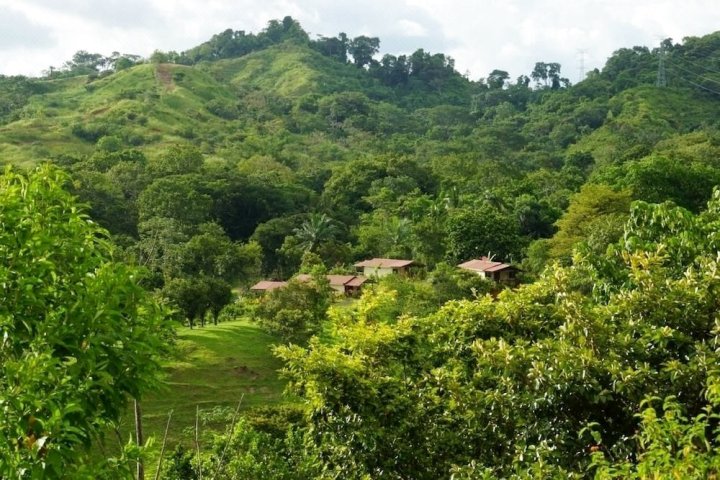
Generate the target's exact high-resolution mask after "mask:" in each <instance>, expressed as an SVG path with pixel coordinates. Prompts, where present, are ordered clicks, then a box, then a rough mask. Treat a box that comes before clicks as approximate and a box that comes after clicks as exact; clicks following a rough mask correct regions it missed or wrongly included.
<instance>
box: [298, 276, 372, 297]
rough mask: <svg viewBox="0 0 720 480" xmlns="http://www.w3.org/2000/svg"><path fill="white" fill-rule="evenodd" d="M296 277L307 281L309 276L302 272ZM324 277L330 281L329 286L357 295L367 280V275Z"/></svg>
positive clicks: (340, 291)
mask: <svg viewBox="0 0 720 480" xmlns="http://www.w3.org/2000/svg"><path fill="white" fill-rule="evenodd" d="M296 278H297V279H298V280H300V281H301V282H307V281H308V280H310V278H311V277H310V275H304V274H303V275H298V276H297V277H296ZM326 278H327V279H328V282H330V288H332V289H333V290H335V291H336V292H338V293H342V294H345V295H347V296H356V295H358V294H359V293H360V290H361V288H362V286H363V284H364V283H365V282H367V281H368V279H367V277H364V276H362V275H326Z"/></svg>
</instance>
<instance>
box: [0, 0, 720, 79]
mask: <svg viewBox="0 0 720 480" xmlns="http://www.w3.org/2000/svg"><path fill="white" fill-rule="evenodd" d="M286 15H291V16H292V17H294V18H295V19H297V20H299V21H300V23H301V25H302V26H303V28H304V29H305V30H306V31H308V32H309V33H310V34H311V37H313V38H315V36H316V35H324V36H334V35H337V34H338V33H339V32H345V33H347V34H348V36H350V37H355V36H358V35H369V36H375V37H379V38H380V42H381V53H392V54H396V55H397V54H403V53H412V52H413V51H415V50H417V49H418V48H423V49H425V50H426V51H429V52H432V53H437V52H441V53H445V54H446V55H450V56H451V57H452V58H454V59H455V66H456V68H457V70H458V71H460V72H461V73H467V74H468V75H469V77H470V78H471V79H473V80H476V79H478V78H481V77H485V76H487V74H488V73H489V72H491V71H492V70H493V69H501V70H505V71H508V72H509V73H510V75H511V76H512V77H513V78H514V77H517V76H518V75H521V74H529V73H530V72H531V71H532V68H533V66H534V64H535V62H538V61H543V62H558V63H560V64H561V65H562V74H563V76H566V77H567V78H569V79H570V80H571V81H572V82H576V81H577V80H578V79H579V78H580V75H581V72H582V71H583V70H581V67H583V66H584V71H589V70H591V69H593V68H596V67H597V68H602V66H603V64H604V63H605V60H606V59H607V57H608V56H610V55H611V54H612V52H613V51H615V50H617V49H619V48H623V47H632V46H634V45H646V46H650V47H653V46H657V45H658V44H659V43H660V40H662V39H664V38H672V39H673V40H674V41H675V42H681V41H682V39H683V38H684V37H687V36H701V35H705V34H708V33H711V32H713V31H715V30H717V29H720V2H719V1H718V0H594V1H590V0H563V1H560V0H534V1H531V0H504V1H502V0H474V1H473V0H355V1H346V0H302V1H301V0H0V74H4V75H16V74H22V75H39V74H41V72H42V71H43V70H46V69H47V68H48V67H49V66H51V65H52V66H55V67H59V66H61V65H62V64H63V63H64V62H65V61H66V60H68V59H70V58H71V57H72V55H73V54H74V53H75V52H76V51H78V50H87V51H90V52H93V53H95V52H97V53H101V54H104V55H110V54H111V53H112V52H114V51H117V52H120V53H131V54H137V55H142V56H149V55H150V54H151V53H152V52H153V51H154V50H156V49H159V50H164V51H168V50H176V51H182V50H186V49H188V48H191V47H193V46H195V45H198V44H199V43H202V42H203V41H205V40H207V39H209V38H210V37H211V36H212V35H213V34H215V33H218V32H221V31H223V30H225V29H227V28H232V29H234V30H245V31H252V32H257V31H259V30H261V29H262V28H264V27H265V26H266V25H267V22H268V21H269V20H271V19H282V18H283V17H284V16H286Z"/></svg>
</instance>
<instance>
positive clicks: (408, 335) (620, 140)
mask: <svg viewBox="0 0 720 480" xmlns="http://www.w3.org/2000/svg"><path fill="white" fill-rule="evenodd" d="M379 51H380V39H378V38H376V37H368V36H358V37H350V36H348V35H347V34H345V33H340V34H338V35H337V36H336V37H318V38H316V39H311V38H310V36H309V35H308V33H307V32H305V31H304V30H303V28H302V27H301V26H300V24H299V23H298V22H297V21H295V20H294V19H292V18H291V17H285V18H284V19H282V20H278V21H275V20H274V21H271V22H269V23H268V25H267V27H266V28H265V29H264V30H262V31H261V32H259V33H248V32H245V31H242V30H239V31H235V30H232V29H228V30H226V31H224V32H221V33H219V34H217V35H215V36H213V37H212V38H211V39H210V40H208V41H207V42H205V43H203V44H201V45H198V46H197V47H194V48H191V49H189V50H187V51H184V52H179V53H178V52H163V51H155V52H154V53H153V54H152V55H151V56H150V57H149V58H142V57H139V56H137V55H130V54H121V53H118V52H114V53H113V54H111V55H110V56H104V55H103V54H99V53H90V52H88V51H81V52H78V53H77V54H75V55H74V56H73V58H72V59H70V60H69V61H67V62H66V63H64V64H63V65H62V66H60V67H57V68H55V67H52V68H50V69H49V70H48V71H47V72H46V74H45V75H44V76H43V77H40V78H28V77H22V76H0V162H2V163H3V164H4V165H6V170H5V174H4V176H3V177H2V180H0V186H1V188H2V190H1V191H0V196H2V202H0V204H1V205H2V207H0V252H2V253H3V257H4V258H5V261H4V264H3V265H2V267H0V280H2V281H1V282H0V284H1V285H2V297H1V298H2V299H3V301H2V306H0V364H1V365H2V366H0V373H1V374H0V409H1V410H2V411H3V414H2V415H0V477H1V478H23V479H24V478H102V477H108V478H112V477H114V476H122V475H127V476H131V475H132V474H133V472H132V471H131V470H132V468H133V467H132V465H133V464H132V460H135V459H137V457H138V455H142V449H138V448H137V447H136V446H134V445H133V443H132V442H130V443H129V444H127V445H125V446H124V447H123V448H122V449H121V451H120V452H112V453H110V452H105V453H103V454H99V453H98V448H97V445H98V443H101V442H100V441H99V440H98V439H100V438H102V437H104V436H105V435H107V432H109V431H112V430H113V429H114V428H115V426H117V422H118V420H119V418H120V417H121V415H122V414H123V412H124V411H126V410H127V405H128V404H129V403H128V402H129V401H130V400H131V399H138V398H140V397H141V396H142V395H144V393H145V392H147V391H150V390H152V388H153V387H154V386H157V384H158V383H159V377H158V372H159V369H160V365H161V364H162V362H163V360H164V359H166V358H169V357H170V356H173V355H178V352H177V351H173V344H174V340H173V338H174V333H173V332H174V330H175V328H176V327H174V326H173V325H176V324H178V323H179V324H185V325H187V326H189V327H191V328H192V327H198V326H203V327H205V325H206V324H207V323H214V324H218V323H219V322H222V321H225V320H229V319H234V318H240V317H243V318H248V319H250V320H251V321H253V322H257V323H258V324H259V325H261V326H262V327H263V328H264V329H266V330H267V331H268V332H270V333H271V334H272V335H275V337H276V338H277V339H278V341H277V343H278V345H277V346H276V347H275V350H274V353H275V355H276V356H277V357H278V358H279V359H280V360H281V361H282V365H283V369H282V372H281V373H282V376H283V378H285V379H286V380H287V382H288V398H291V400H288V402H287V404H286V405H283V406H281V407H273V408H267V409H264V410H257V411H253V410H250V411H248V412H247V413H246V414H244V415H241V416H240V417H239V418H236V417H235V416H233V417H232V418H231V419H229V420H228V421H227V422H226V423H225V425H224V428H222V429H220V430H219V431H218V432H217V434H216V436H215V437H214V440H213V442H214V443H213V444H212V447H207V448H206V449H205V450H204V451H200V448H199V447H198V448H197V451H194V450H193V449H191V448H190V446H189V445H179V446H178V447H177V448H176V449H175V450H174V452H173V454H172V455H169V454H166V457H168V458H167V459H166V461H165V467H164V468H163V469H161V470H162V472H160V473H161V474H162V478H166V479H181V478H198V479H200V478H203V477H205V478H228V479H231V478H248V479H252V478H274V479H306V478H328V479H329V478H337V479H375V478H378V479H436V478H452V479H456V480H457V479H476V478H477V479H479V478H488V479H489V478H518V479H521V478H528V479H529V478H586V477H595V478H606V479H611V478H715V476H717V475H720V453H719V451H718V448H720V443H718V439H719V438H720V429H719V427H718V413H717V409H718V405H719V404H720V377H719V376H718V372H720V370H718V367H719V366H720V363H718V362H719V360H720V351H718V343H717V342H718V340H719V339H720V337H718V335H720V330H719V329H720V324H719V323H718V322H719V321H720V317H718V298H720V297H719V296H718V288H720V273H719V272H720V270H719V269H718V258H719V257H718V252H719V251H720V244H719V243H718V242H720V237H718V232H719V231H718V225H720V223H719V222H720V189H716V187H717V186H718V185H720V123H719V121H718V118H719V117H718V112H719V111H720V32H716V33H713V34H709V35H706V36H703V37H688V38H685V39H683V40H682V42H680V43H674V42H673V41H672V40H671V39H667V40H664V41H663V42H662V43H661V44H660V45H659V46H658V47H656V48H648V47H640V46H635V47H632V48H622V49H620V50H617V51H616V52H614V53H613V54H612V56H611V57H610V58H608V60H607V62H606V64H605V66H604V67H603V68H602V69H596V70H593V71H591V72H588V74H587V75H586V77H585V78H584V79H583V80H582V81H580V82H578V83H577V84H575V85H572V84H571V83H570V81H569V80H568V79H567V78H565V77H563V73H562V66H561V65H559V64H558V63H555V62H552V59H540V60H541V61H538V62H537V63H536V64H535V67H534V69H533V70H532V71H531V72H527V74H526V75H521V76H519V77H518V78H517V79H511V78H510V75H509V74H508V73H507V72H505V71H502V70H493V71H492V72H488V74H487V76H486V77H485V78H481V79H479V80H471V79H469V78H468V77H467V76H464V75H462V74H460V73H459V72H457V71H456V70H455V66H454V61H453V59H452V58H450V57H448V56H446V55H444V54H442V53H431V52H427V51H425V50H423V49H418V50H416V51H415V52H414V53H412V54H410V55H398V56H395V55H389V54H387V55H384V56H382V57H380V56H379V54H378V52H379ZM482 256H488V257H491V258H492V259H494V260H498V261H500V262H507V263H508V264H512V265H514V266H515V267H517V268H518V269H519V272H520V283H521V285H520V286H517V287H513V288H510V287H509V286H499V285H496V284H493V283H492V282H490V281H487V280H484V279H481V278H478V276H477V275H475V274H468V272H463V271H459V270H458V269H457V267H456V266H457V265H458V264H459V263H461V262H465V261H467V260H470V259H474V258H480V257H482ZM373 257H380V258H395V259H412V260H414V261H415V262H416V265H417V268H416V269H415V270H413V272H412V274H411V275H410V276H408V277H402V276H392V275H391V276H388V277H386V278H382V279H379V280H377V281H376V282H374V283H373V285H372V286H371V287H369V288H367V289H365V290H364V293H363V294H362V296H361V297H360V298H359V299H343V300H341V301H338V300H337V299H336V298H335V297H334V296H333V294H332V293H331V289H330V287H329V285H328V284H327V280H326V275H327V274H337V275H344V274H355V268H354V267H353V264H354V263H356V262H358V261H360V260H364V259H368V258H373ZM298 273H302V274H305V275H306V277H305V280H298V277H297V274H298ZM260 279H272V280H278V281H279V280H290V282H289V283H288V284H287V286H286V287H285V288H282V289H278V290H277V291H273V292H271V293H268V294H266V295H265V296H262V297H258V296H257V295H253V294H251V293H249V292H248V288H249V287H250V286H251V285H253V284H254V283H255V282H257V281H258V280H260ZM715 282H718V284H717V285H716V283H715ZM206 328H211V327H206ZM237 348H239V349H242V348H243V346H242V345H239V346H237ZM225 427H226V428H225ZM115 431H116V432H117V430H115ZM223 432H224V433H223ZM113 435H114V434H113ZM125 440H126V439H125ZM173 448H174V446H173ZM203 472H204V474H203Z"/></svg>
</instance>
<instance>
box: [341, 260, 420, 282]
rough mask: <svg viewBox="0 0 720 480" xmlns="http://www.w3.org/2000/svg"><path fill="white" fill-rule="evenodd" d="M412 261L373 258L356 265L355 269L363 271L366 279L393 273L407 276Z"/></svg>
mask: <svg viewBox="0 0 720 480" xmlns="http://www.w3.org/2000/svg"><path fill="white" fill-rule="evenodd" d="M414 263H415V262H414V261H412V260H397V259H394V258H373V259H371V260H364V261H362V262H359V263H356V264H355V268H357V269H358V271H361V272H362V273H363V275H365V276H366V277H384V276H386V275H390V274H392V273H396V274H401V275H405V274H407V272H408V268H409V267H410V265H413V264H414Z"/></svg>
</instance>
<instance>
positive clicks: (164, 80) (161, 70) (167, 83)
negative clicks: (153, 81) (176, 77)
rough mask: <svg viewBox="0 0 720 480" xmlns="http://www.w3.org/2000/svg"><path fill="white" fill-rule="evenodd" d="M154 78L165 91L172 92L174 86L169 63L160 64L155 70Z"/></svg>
mask: <svg viewBox="0 0 720 480" xmlns="http://www.w3.org/2000/svg"><path fill="white" fill-rule="evenodd" d="M155 76H156V77H157V79H158V82H160V84H161V85H162V86H163V87H165V90H174V89H175V84H174V83H173V79H172V69H171V67H170V64H169V63H160V64H158V66H157V68H156V69H155Z"/></svg>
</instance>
